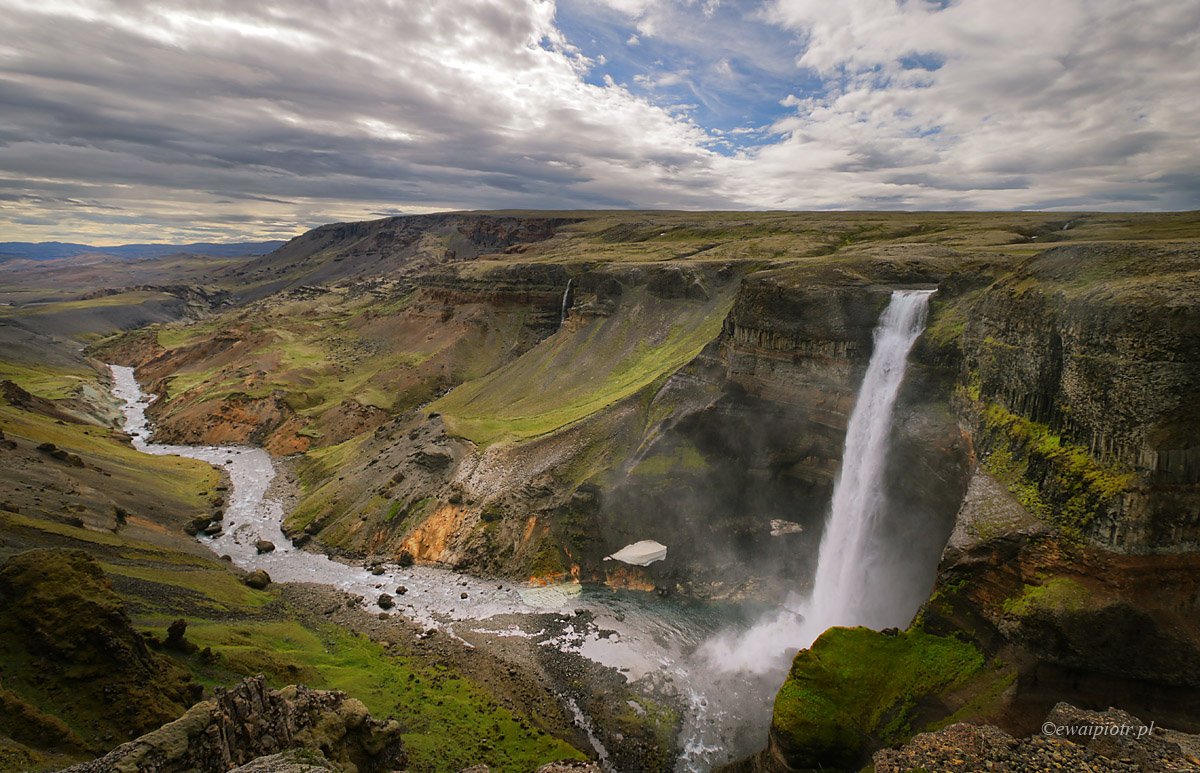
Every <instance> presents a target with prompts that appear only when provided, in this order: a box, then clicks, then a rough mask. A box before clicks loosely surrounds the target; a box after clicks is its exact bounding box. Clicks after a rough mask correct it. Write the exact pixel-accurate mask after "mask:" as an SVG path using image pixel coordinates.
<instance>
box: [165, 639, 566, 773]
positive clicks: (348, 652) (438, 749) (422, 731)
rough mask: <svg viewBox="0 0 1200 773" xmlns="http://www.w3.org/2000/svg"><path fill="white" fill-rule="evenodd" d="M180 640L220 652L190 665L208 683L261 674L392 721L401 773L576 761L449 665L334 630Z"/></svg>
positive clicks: (521, 772)
mask: <svg viewBox="0 0 1200 773" xmlns="http://www.w3.org/2000/svg"><path fill="white" fill-rule="evenodd" d="M161 630H162V631H165V621H164V622H163V623H162V628H161ZM187 635H188V639H190V640H191V641H193V642H194V643H196V644H197V645H199V646H200V647H211V648H212V650H213V651H214V652H216V653H218V654H219V655H220V658H219V660H218V661H217V663H216V664H215V665H209V666H197V668H199V676H200V678H201V679H202V680H204V681H206V682H208V683H211V684H217V683H227V682H228V681H230V677H231V676H235V675H242V674H245V675H249V674H254V673H263V674H265V675H266V676H267V677H268V679H269V681H270V682H271V683H272V684H273V685H275V686H283V685H285V684H291V683H295V682H296V681H301V680H302V681H304V682H305V683H306V684H308V685H309V686H310V687H316V688H320V689H333V690H343V691H345V692H347V693H349V694H350V695H353V696H354V697H356V698H358V699H359V700H361V701H362V702H363V703H364V704H366V706H367V708H368V709H370V711H371V713H372V714H373V715H374V716H376V717H385V716H393V717H395V718H396V719H398V720H399V721H400V723H401V724H402V726H403V727H404V728H405V731H404V743H405V747H406V749H407V751H408V755H409V768H408V769H409V770H411V771H413V772H414V773H421V772H424V771H429V772H433V771H437V772H439V773H440V772H442V771H446V772H447V773H451V772H453V771H458V770H461V769H463V768H466V767H469V766H470V765H474V764H480V763H482V764H486V765H488V766H489V767H490V768H491V769H492V770H494V771H511V773H527V772H528V771H530V770H534V769H535V768H537V767H539V766H540V765H542V764H545V763H546V762H550V761H553V760H558V759H580V758H582V755H581V754H580V753H579V752H578V751H577V750H576V749H574V748H573V747H571V746H569V745H568V744H566V743H564V742H562V741H560V740H558V739H556V738H554V737H552V736H549V735H546V734H545V733H543V732H541V731H539V730H538V729H536V728H534V727H532V725H531V724H530V722H529V721H528V720H524V719H521V718H520V717H518V716H516V715H514V714H513V713H512V712H510V711H508V710H507V709H505V708H503V707H502V706H499V705H497V704H496V703H495V702H494V701H493V700H492V699H491V698H490V697H489V696H488V695H487V694H486V693H485V692H484V691H483V690H482V689H480V688H479V687H478V686H476V685H474V684H473V683H471V682H470V681H468V680H466V679H464V678H462V677H460V676H456V675H455V674H454V673H452V672H451V671H450V670H449V669H448V668H445V667H440V666H437V665H430V664H427V663H423V662H420V661H418V660H417V659H416V658H414V657H412V656H408V655H404V654H393V653H388V652H385V651H384V650H383V648H382V647H381V646H380V645H378V644H376V643H375V642H372V641H371V640H370V639H367V638H365V637H363V636H360V635H357V634H354V633H351V632H349V631H346V630H345V629H342V628H340V627H338V626H335V625H330V624H318V625H315V626H313V627H311V628H310V627H305V626H303V625H301V624H299V623H297V622H294V621H264V622H236V623H217V622H210V621H204V620H195V621H192V622H191V623H190V624H189V626H188V633H187Z"/></svg>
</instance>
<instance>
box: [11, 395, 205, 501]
mask: <svg viewBox="0 0 1200 773" xmlns="http://www.w3.org/2000/svg"><path fill="white" fill-rule="evenodd" d="M0 427H3V429H4V432H5V434H6V435H12V436H15V437H21V438H26V439H28V440H30V441H31V442H37V443H43V442H51V443H54V444H55V445H56V446H58V447H59V448H62V449H65V450H67V451H69V452H72V453H76V454H79V455H80V456H81V457H83V460H84V461H85V462H87V463H89V464H95V465H98V466H100V467H101V468H102V469H104V470H105V471H107V472H109V473H110V474H111V475H112V476H113V478H114V480H113V484H114V485H116V484H117V483H120V484H121V485H123V486H129V487H130V488H131V489H132V490H134V491H154V492H156V495H157V496H158V497H159V498H160V499H164V500H165V501H164V502H163V503H164V504H166V505H172V504H174V505H188V506H194V505H195V501H196V497H197V495H198V492H200V491H206V490H211V489H212V488H213V487H214V486H216V485H217V483H218V482H219V481H220V474H219V473H218V472H217V471H216V470H215V469H213V467H212V466H211V465H209V464H207V463H205V462H202V461H199V460H196V459H185V458H183V457H180V456H152V455H149V454H144V453H142V452H140V451H137V450H135V449H134V448H133V447H132V446H129V445H126V444H125V443H122V442H119V441H117V440H116V439H115V438H113V437H112V431H111V430H109V429H107V428H104V427H96V426H92V425H87V424H73V423H63V424H59V423H57V422H56V421H55V420H54V419H50V418H48V417H46V416H42V415H41V414H35V413H30V412H28V411H22V410H19V409H17V408H13V407H11V406H7V405H2V404H0Z"/></svg>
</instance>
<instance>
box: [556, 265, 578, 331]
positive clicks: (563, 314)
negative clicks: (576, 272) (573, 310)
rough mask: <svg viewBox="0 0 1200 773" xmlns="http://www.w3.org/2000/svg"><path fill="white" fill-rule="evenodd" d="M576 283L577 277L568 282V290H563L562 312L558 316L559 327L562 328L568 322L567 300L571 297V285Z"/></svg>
mask: <svg viewBox="0 0 1200 773" xmlns="http://www.w3.org/2000/svg"><path fill="white" fill-rule="evenodd" d="M574 281H575V277H571V278H570V279H568V280H567V289H565V290H563V299H562V310H561V311H560V312H559V314H558V326H559V327H562V326H563V323H564V322H566V321H567V300H568V299H569V298H570V297H571V283H572V282H574Z"/></svg>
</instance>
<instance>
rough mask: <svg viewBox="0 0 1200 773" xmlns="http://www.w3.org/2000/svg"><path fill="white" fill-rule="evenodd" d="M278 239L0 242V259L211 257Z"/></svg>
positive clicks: (251, 251) (255, 250)
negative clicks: (103, 244)
mask: <svg viewBox="0 0 1200 773" xmlns="http://www.w3.org/2000/svg"><path fill="white" fill-rule="evenodd" d="M282 244H283V242H282V241H269V242H234V243H231V244H215V243H213V242H196V243H194V244H121V245H118V246H115V247H96V246H93V245H90V244H71V243H68V242H0V262H3V261H6V260H17V259H22V258H23V259H25V260H54V259H56V258H72V257H74V256H76V255H84V254H97V255H114V256H116V257H120V258H129V259H136V258H157V257H161V256H163V255H176V254H178V253H181V252H186V253H190V254H193V255H211V256H212V257H214V258H229V257H235V256H238V255H263V254H266V253H268V252H271V251H273V250H275V249H276V248H278V247H279V246H281V245H282Z"/></svg>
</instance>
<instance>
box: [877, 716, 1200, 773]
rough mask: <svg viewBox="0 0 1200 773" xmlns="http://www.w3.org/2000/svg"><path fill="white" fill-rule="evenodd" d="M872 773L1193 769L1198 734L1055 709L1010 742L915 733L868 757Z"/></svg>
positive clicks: (961, 729) (960, 730) (948, 732)
mask: <svg viewBox="0 0 1200 773" xmlns="http://www.w3.org/2000/svg"><path fill="white" fill-rule="evenodd" d="M874 765H875V771H876V773H910V771H947V772H949V771H974V770H993V771H998V772H999V773H1025V772H1026V771H1056V770H1062V771H1082V770H1095V771H1112V772H1113V773H1116V772H1118V771H1129V772H1130V773H1133V772H1134V771H1162V772H1163V773H1166V771H1196V770H1200V736H1195V735H1188V734H1185V733H1179V732H1176V731H1173V730H1167V729H1165V728H1160V727H1157V726H1155V725H1154V724H1153V723H1147V722H1143V721H1142V720H1140V719H1138V718H1137V717H1135V716H1133V715H1132V714H1129V713H1127V712H1124V711H1120V710H1118V709H1109V710H1107V711H1085V710H1082V709H1078V708H1076V707H1074V706H1072V705H1070V704H1068V703H1059V704H1058V705H1056V706H1055V707H1054V709H1053V710H1051V712H1050V714H1049V715H1047V716H1046V719H1045V722H1043V724H1042V727H1041V728H1040V729H1039V733H1037V734H1035V735H1032V736H1030V737H1028V738H1014V737H1013V736H1011V735H1009V734H1008V733H1005V732H1004V731H1003V730H1001V729H999V728H998V727H995V726H993V725H968V724H961V723H960V724H955V725H950V726H949V727H947V728H944V729H942V730H939V731H937V732H935V733H922V734H920V735H918V736H916V737H915V738H913V739H912V741H911V742H910V743H908V744H905V745H904V746H903V747H902V748H900V749H885V750H883V751H881V752H878V753H877V754H876V755H875V758H874Z"/></svg>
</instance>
